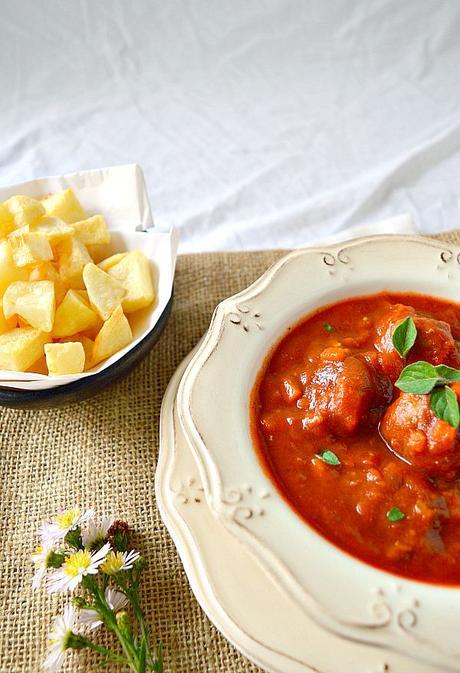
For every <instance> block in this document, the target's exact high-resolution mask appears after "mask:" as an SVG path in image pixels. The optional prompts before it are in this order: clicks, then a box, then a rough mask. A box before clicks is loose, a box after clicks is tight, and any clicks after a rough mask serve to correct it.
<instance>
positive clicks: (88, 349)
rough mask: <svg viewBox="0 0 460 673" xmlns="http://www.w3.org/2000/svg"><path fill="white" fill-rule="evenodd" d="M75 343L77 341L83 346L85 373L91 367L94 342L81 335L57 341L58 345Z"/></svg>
mask: <svg viewBox="0 0 460 673" xmlns="http://www.w3.org/2000/svg"><path fill="white" fill-rule="evenodd" d="M75 341H79V342H80V343H81V345H82V346H83V350H84V351H85V371H87V370H88V369H91V367H92V366H93V349H94V341H93V340H92V339H89V338H88V337H87V336H84V335H83V334H73V335H72V336H71V337H64V338H62V339H59V342H60V343H69V342H75Z"/></svg>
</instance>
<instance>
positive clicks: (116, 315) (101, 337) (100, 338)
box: [93, 306, 133, 364]
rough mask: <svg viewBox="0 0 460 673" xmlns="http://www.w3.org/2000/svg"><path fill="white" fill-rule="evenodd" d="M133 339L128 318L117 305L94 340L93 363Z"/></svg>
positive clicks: (96, 362)
mask: <svg viewBox="0 0 460 673" xmlns="http://www.w3.org/2000/svg"><path fill="white" fill-rule="evenodd" d="M132 340H133V333H132V332H131V327H130V324H129V322H128V318H127V317H126V316H125V314H124V313H123V309H122V308H121V306H118V307H117V308H116V309H115V311H114V312H113V313H112V315H111V316H110V318H109V319H108V320H106V322H105V323H104V324H103V325H102V328H101V331H100V332H99V334H98V335H97V337H96V339H95V341H94V349H93V364H98V363H99V362H101V360H105V359H106V358H108V357H110V356H111V355H113V354H114V353H116V352H117V351H119V350H121V349H122V348H124V347H125V346H127V345H128V344H129V343H131V341H132Z"/></svg>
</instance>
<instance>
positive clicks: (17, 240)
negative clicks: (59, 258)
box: [8, 232, 53, 266]
mask: <svg viewBox="0 0 460 673" xmlns="http://www.w3.org/2000/svg"><path fill="white" fill-rule="evenodd" d="M8 240H9V242H10V245H11V249H12V251H13V260H14V263H15V264H16V266H29V265H30V264H34V263H35V262H41V261H47V260H50V259H53V251H52V249H51V246H50V244H49V243H48V239H47V238H46V236H44V235H43V234H39V233H35V232H24V233H21V234H20V235H18V236H15V235H14V234H11V235H10V236H9V238H8Z"/></svg>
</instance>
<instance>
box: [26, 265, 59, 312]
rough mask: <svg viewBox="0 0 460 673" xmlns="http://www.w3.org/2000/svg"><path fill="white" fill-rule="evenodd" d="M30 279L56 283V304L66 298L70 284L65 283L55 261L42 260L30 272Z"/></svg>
mask: <svg viewBox="0 0 460 673" xmlns="http://www.w3.org/2000/svg"><path fill="white" fill-rule="evenodd" d="M28 280H51V281H53V283H54V294H55V297H56V306H59V304H60V303H61V301H62V300H63V299H64V297H65V295H66V293H67V290H68V289H69V286H68V285H67V283H65V282H64V281H63V280H62V278H61V276H60V275H59V274H58V272H57V271H56V269H55V266H54V264H53V262H41V263H39V264H36V265H35V266H34V267H33V268H32V270H31V271H30V273H29V277H28Z"/></svg>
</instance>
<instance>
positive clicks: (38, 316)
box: [3, 280, 56, 332]
mask: <svg viewBox="0 0 460 673" xmlns="http://www.w3.org/2000/svg"><path fill="white" fill-rule="evenodd" d="M55 311H56V299H55V295H54V283H53V282H52V281H50V280H38V281H35V282H30V281H17V282H15V283H11V285H9V286H8V288H7V289H6V291H5V294H4V295H3V314H4V316H5V318H6V319H8V318H10V317H11V316H13V315H18V316H21V318H23V319H24V320H26V321H27V322H28V323H29V325H30V326H31V327H35V328H36V329H38V330H40V331H41V332H51V330H52V329H53V323H54V314H55Z"/></svg>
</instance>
